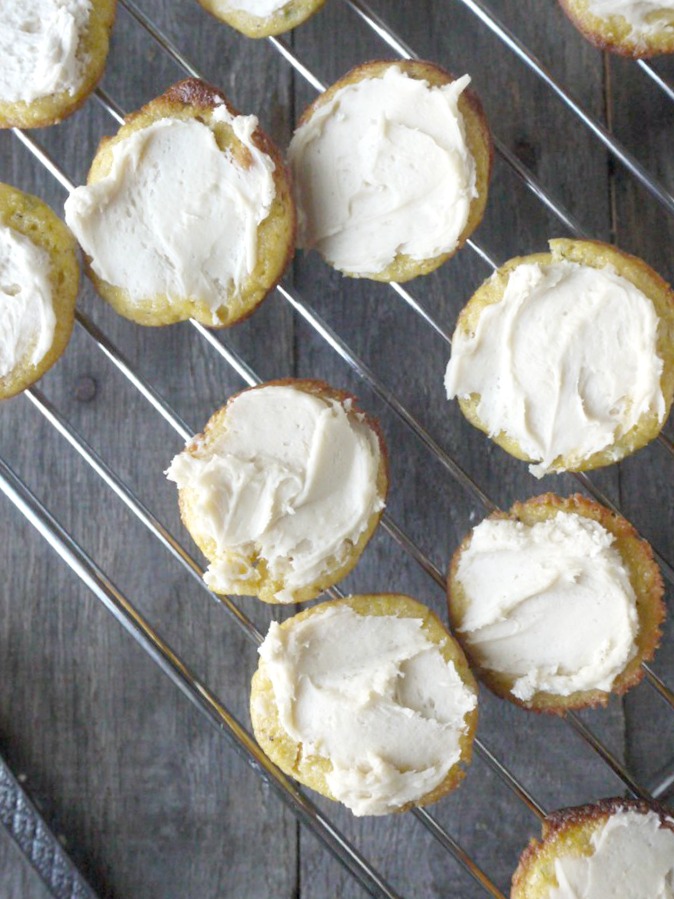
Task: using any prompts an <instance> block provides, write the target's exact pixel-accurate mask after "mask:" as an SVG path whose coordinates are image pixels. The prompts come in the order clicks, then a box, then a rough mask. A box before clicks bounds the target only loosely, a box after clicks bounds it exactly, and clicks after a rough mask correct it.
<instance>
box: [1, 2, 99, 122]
mask: <svg viewBox="0 0 674 899" xmlns="http://www.w3.org/2000/svg"><path fill="white" fill-rule="evenodd" d="M90 3H91V13H90V15H89V21H88V25H87V28H86V29H85V30H84V31H83V33H82V35H81V38H80V43H79V45H78V48H77V58H78V59H79V60H80V61H81V62H82V69H83V76H82V79H81V81H80V83H79V84H78V85H77V87H76V89H75V90H73V92H72V93H71V92H70V91H68V90H63V91H59V92H58V93H55V94H48V95H45V96H43V97H38V98H36V99H35V100H32V101H30V102H26V101H23V100H22V101H19V102H16V103H9V102H5V101H2V100H0V128H42V127H44V126H46V125H55V124H57V123H58V122H60V121H61V120H62V119H65V118H67V117H68V116H69V115H72V113H74V112H75V111H76V110H77V109H79V108H80V106H81V105H82V104H83V103H84V101H85V100H86V99H87V97H88V96H89V94H90V93H91V92H92V91H93V89H94V88H95V87H96V85H97V84H98V82H99V81H100V80H101V78H102V76H103V71H104V69H105V63H106V60H107V58H108V48H109V45H110V32H111V30H112V26H113V24H114V21H115V12H116V8H117V0H90ZM1 27H2V12H0V28H1Z"/></svg>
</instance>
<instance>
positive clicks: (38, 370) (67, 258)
mask: <svg viewBox="0 0 674 899" xmlns="http://www.w3.org/2000/svg"><path fill="white" fill-rule="evenodd" d="M0 225H2V226H4V227H8V228H11V229H12V230H14V231H16V232H17V233H18V234H22V235H24V237H27V238H28V239H29V240H30V241H32V243H33V244H34V245H35V246H36V247H38V248H40V249H41V250H44V251H45V252H46V253H47V255H48V257H49V260H50V268H49V284H50V287H51V292H52V297H51V301H52V306H53V309H54V314H55V318H56V322H55V327H54V337H53V340H52V344H51V347H50V348H49V350H48V351H47V352H46V354H45V355H44V356H43V357H42V359H41V360H40V361H39V362H38V363H37V364H32V363H31V361H30V359H28V358H25V359H22V360H21V361H20V362H19V364H18V365H16V366H15V367H14V368H13V369H12V370H11V371H10V372H8V373H7V374H6V375H4V376H3V377H0V399H5V398H7V397H10V396H14V395H15V394H17V393H20V392H21V391H22V390H25V389H26V387H30V385H31V384H33V383H34V382H35V381H37V380H38V379H39V378H41V377H42V375H43V374H44V373H45V372H46V371H47V370H48V369H50V368H51V367H52V365H53V364H54V363H55V362H56V360H57V359H58V358H59V356H60V355H61V354H62V353H63V351H64V350H65V348H66V346H67V345H68V341H69V340H70V335H71V333H72V329H73V322H74V320H75V303H76V301H77V291H78V287H79V276H80V270H79V264H78V262H77V244H76V243H75V239H74V238H73V236H72V234H71V233H70V231H69V230H68V228H67V227H66V226H65V225H64V223H63V222H62V221H61V219H59V218H58V216H57V215H56V214H55V213H54V212H53V211H52V210H51V209H50V208H49V206H47V205H46V203H43V202H42V200H39V199H38V198H37V197H33V196H31V195H30V194H27V193H24V192H23V191H21V190H18V189H17V188H15V187H11V186H10V185H9V184H2V183H0Z"/></svg>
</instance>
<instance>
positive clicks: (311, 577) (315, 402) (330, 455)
mask: <svg viewBox="0 0 674 899" xmlns="http://www.w3.org/2000/svg"><path fill="white" fill-rule="evenodd" d="M317 383H319V382H296V384H293V383H292V382H286V383H283V382H282V383H277V384H268V385H263V386H262V387H259V388H254V389H252V390H247V391H244V392H243V393H241V394H239V395H238V396H236V397H234V398H233V399H232V400H230V402H229V403H228V405H227V406H226V407H225V408H224V410H221V412H220V413H216V415H215V416H214V417H213V419H211V422H210V423H209V426H208V428H207V430H206V434H205V435H204V436H203V437H201V436H200V437H197V438H196V440H194V441H193V442H192V443H191V444H190V445H189V446H188V447H187V449H186V450H185V451H184V452H182V453H180V455H178V456H176V458H175V459H174V460H173V462H172V463H171V466H170V468H169V470H168V472H167V474H168V477H169V479H170V480H172V481H175V482H176V483H177V484H178V487H179V488H180V490H181V504H182V508H183V512H184V516H183V517H184V518H185V519H186V524H187V526H188V528H189V529H190V530H191V531H192V533H193V535H194V536H195V539H197V542H198V543H200V545H202V546H203V548H204V550H205V552H206V554H207V555H208V556H209V558H210V559H211V564H210V566H209V568H208V571H207V573H206V582H207V583H208V585H209V586H210V587H212V588H213V589H214V590H215V591H216V592H219V593H228V592H233V593H253V594H258V591H262V593H263V594H264V595H263V596H262V598H265V599H266V600H267V601H270V602H281V603H290V602H294V601H297V600H298V598H300V599H302V598H310V597H309V596H307V597H304V596H300V594H301V591H303V590H306V589H307V588H308V587H311V585H313V584H317V583H319V582H321V580H322V578H324V577H325V575H326V574H327V573H328V572H332V571H334V570H338V569H339V568H340V566H341V565H342V564H344V563H345V562H346V560H347V558H348V557H349V556H350V554H351V553H352V552H354V551H355V547H356V546H357V545H358V544H359V542H360V541H361V538H363V537H364V536H365V535H366V534H367V532H368V531H369V530H370V529H371V528H372V526H373V516H374V517H375V520H376V518H378V514H379V513H380V512H381V510H382V508H383V505H384V502H383V493H385V481H384V486H383V487H382V466H383V459H382V452H381V448H380V443H379V439H378V436H377V433H376V432H375V431H374V430H373V428H372V427H371V426H370V424H368V423H367V421H365V419H364V417H363V416H362V414H358V413H356V412H355V411H354V410H353V409H352V403H351V400H349V399H343V398H340V397H339V396H338V395H334V393H333V394H331V393H329V392H327V393H326V392H325V391H322V390H321V389H313V390H312V389H311V385H312V384H314V385H315V384H317ZM307 385H309V389H306V388H307ZM195 531H196V533H195ZM265 584H267V588H266V589H265ZM270 584H271V585H272V586H269V585H270ZM317 592H320V591H316V592H314V593H313V594H312V595H316V593H317Z"/></svg>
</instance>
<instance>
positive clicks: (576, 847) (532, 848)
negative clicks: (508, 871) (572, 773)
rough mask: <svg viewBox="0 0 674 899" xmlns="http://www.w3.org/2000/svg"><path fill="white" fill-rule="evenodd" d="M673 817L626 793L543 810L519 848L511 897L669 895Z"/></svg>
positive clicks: (647, 898)
mask: <svg viewBox="0 0 674 899" xmlns="http://www.w3.org/2000/svg"><path fill="white" fill-rule="evenodd" d="M673 883H674V818H672V816H671V815H670V814H669V813H668V812H667V811H666V810H665V809H663V808H661V807H660V806H657V805H653V804H650V803H647V802H641V801H639V800H634V799H633V800H630V799H604V800H602V801H601V802H598V803H596V804H594V805H583V806H580V807H578V808H567V809H562V810H561V811H558V812H554V813H553V814H551V815H548V816H547V818H546V819H545V821H544V822H543V837H542V839H541V840H540V841H539V840H532V841H531V842H530V843H529V845H528V846H527V848H526V849H525V850H524V852H523V853H522V857H521V858H520V863H519V865H518V867H517V870H516V871H515V874H514V876H513V883H512V891H511V893H510V897H511V899H572V897H582V899H600V897H604V896H614V897H616V899H656V897H662V899H666V897H667V896H671V895H672V884H673Z"/></svg>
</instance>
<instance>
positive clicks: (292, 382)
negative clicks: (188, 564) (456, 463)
mask: <svg viewBox="0 0 674 899" xmlns="http://www.w3.org/2000/svg"><path fill="white" fill-rule="evenodd" d="M270 386H279V387H281V386H288V387H292V388H295V389H297V390H302V391H304V392H306V393H309V394H312V395H314V396H317V397H319V398H321V399H323V400H330V401H334V402H337V403H340V404H341V405H342V406H344V408H345V409H347V410H348V416H349V418H351V419H352V420H353V421H357V422H358V423H359V424H365V425H367V426H368V427H369V428H370V430H371V431H372V433H373V434H374V435H375V438H376V441H377V444H378V447H379V466H378V469H377V475H376V479H377V480H376V495H377V498H378V500H379V501H380V502H379V508H377V509H376V511H373V513H372V514H371V516H370V518H369V521H368V524H367V527H366V528H365V530H364V531H363V533H361V535H360V537H359V538H358V540H357V541H356V542H355V543H353V544H351V545H350V546H349V548H348V551H347V552H346V553H345V554H343V555H341V556H340V557H339V558H328V559H326V560H325V569H324V572H323V574H322V576H321V577H320V578H318V580H316V581H315V582H313V583H311V584H307V585H306V586H304V587H303V588H301V589H296V590H294V591H293V601H294V602H296V603H300V602H307V601H309V600H310V599H315V598H316V597H317V596H318V595H319V594H321V593H322V592H323V591H324V590H327V589H328V587H332V586H333V585H334V584H336V583H338V582H339V581H341V580H342V578H344V577H346V575H347V574H348V573H349V572H350V571H351V570H352V569H353V568H354V567H355V565H356V563H357V562H358V559H359V558H360V556H361V555H362V553H363V551H364V549H365V547H366V545H367V543H368V541H369V540H370V538H371V537H372V535H373V534H374V532H375V530H376V528H377V525H378V524H379V519H380V518H381V515H382V512H383V507H384V502H385V499H386V494H387V492H388V461H387V452H386V444H385V442H384V438H383V435H382V432H381V429H380V427H379V423H378V422H377V421H376V420H375V419H373V418H371V417H370V416H368V415H366V414H365V413H364V412H363V411H362V410H361V409H359V408H358V406H357V405H356V399H355V397H353V396H352V395H351V394H349V393H347V392H345V391H342V390H336V389H335V388H333V387H331V386H330V385H328V384H326V383H325V382H324V381H318V380H309V379H294V378H284V379H279V380H275V381H268V382H266V383H265V384H261V385H260V387H252V388H249V389H250V390H258V389H260V388H262V387H270ZM242 392H243V393H245V392H247V391H242ZM240 395H241V394H235V395H234V396H233V397H231V398H230V400H229V401H228V403H227V405H225V406H223V407H222V408H221V409H219V410H218V411H217V412H215V414H214V415H213V416H212V417H211V419H210V420H209V422H208V424H207V425H206V427H205V428H204V431H203V433H202V434H199V435H198V436H197V437H195V438H194V440H192V441H191V442H190V444H189V446H188V447H187V448H186V450H185V451H186V452H187V453H192V454H194V455H199V454H200V453H203V452H204V451H208V449H209V448H210V447H213V446H214V445H215V444H217V442H218V439H219V437H220V436H221V435H222V434H223V433H224V432H225V431H226V430H227V413H228V409H229V405H230V404H231V403H232V402H234V401H235V400H236V398H237V397H238V396H240ZM195 500H196V497H195V496H194V495H193V493H192V491H191V490H190V489H189V488H187V487H186V488H183V489H181V490H180V491H179V503H180V515H181V518H182V520H183V524H184V525H185V527H186V528H187V530H188V531H189V532H190V535H191V536H192V539H193V540H194V542H195V543H196V544H197V546H198V547H199V549H200V550H201V551H202V552H203V554H204V555H205V556H206V558H207V559H208V560H209V561H210V562H212V563H215V562H216V561H218V560H220V559H222V557H223V553H222V551H220V552H218V547H217V545H216V543H215V540H214V539H213V536H212V535H211V533H210V532H209V531H208V530H207V529H205V528H204V526H203V523H202V520H201V516H200V515H199V513H198V511H197V509H196V503H195ZM249 561H250V563H251V564H252V565H253V566H254V570H255V575H256V584H255V585H254V586H252V585H251V584H250V583H249V582H247V581H241V582H240V585H233V586H232V587H231V588H230V589H229V591H228V592H229V593H238V594H240V595H244V596H257V597H258V598H259V599H261V600H262V601H263V602H267V603H270V604H277V603H278V602H279V600H278V599H276V594H277V593H279V591H282V590H284V589H285V587H286V585H285V583H284V582H283V581H282V580H279V579H278V577H274V576H273V575H272V574H271V573H270V572H269V571H268V570H267V565H266V563H265V560H264V559H263V558H259V557H256V556H255V555H254V554H252V555H251V558H250V560H249Z"/></svg>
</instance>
